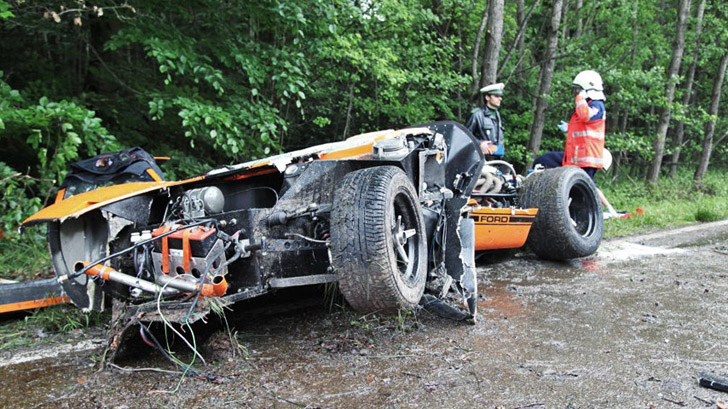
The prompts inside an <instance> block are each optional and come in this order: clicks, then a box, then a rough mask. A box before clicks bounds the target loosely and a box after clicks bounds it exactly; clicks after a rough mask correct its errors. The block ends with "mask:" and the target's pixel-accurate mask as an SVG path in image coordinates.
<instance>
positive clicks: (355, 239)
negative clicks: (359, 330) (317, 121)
mask: <svg viewBox="0 0 728 409" xmlns="http://www.w3.org/2000/svg"><path fill="white" fill-rule="evenodd" d="M426 245H427V243H426V236H425V228H424V221H423V216H422V210H421V207H420V204H419V199H418V196H417V194H416V191H415V188H414V186H413V185H412V183H411V182H410V180H409V178H408V177H407V175H406V174H405V173H404V172H403V171H402V170H401V169H399V168H397V167H394V166H378V167H373V168H367V169H361V170H357V171H354V172H351V173H349V174H347V175H346V176H345V177H344V178H343V179H342V181H341V182H340V183H339V185H338V186H337V189H336V191H335V193H334V206H333V209H332V212H331V256H332V265H333V266H334V268H335V269H336V274H337V276H338V279H339V289H340V291H341V293H342V294H343V295H344V298H345V299H346V301H347V302H348V303H349V304H350V305H351V306H352V307H353V308H354V309H356V310H358V311H360V312H367V313H368V312H384V313H394V312H396V311H397V310H398V309H400V308H404V309H412V308H414V307H415V306H416V305H417V303H418V302H419V300H420V298H421V297H422V294H423V292H424V288H425V279H426V275H427V274H426V269H427V268H426V267H427V247H426Z"/></svg>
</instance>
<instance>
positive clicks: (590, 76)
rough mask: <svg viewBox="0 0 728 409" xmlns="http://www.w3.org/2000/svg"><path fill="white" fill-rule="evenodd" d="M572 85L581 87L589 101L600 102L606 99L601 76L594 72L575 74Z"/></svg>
mask: <svg viewBox="0 0 728 409" xmlns="http://www.w3.org/2000/svg"><path fill="white" fill-rule="evenodd" d="M572 84H574V85H576V86H579V87H581V88H582V89H583V90H584V91H586V95H587V96H588V97H589V98H591V99H594V100H602V101H604V100H606V99H607V98H606V97H605V96H604V92H603V91H604V83H602V76H601V75H599V73H598V72H596V71H592V70H586V71H582V72H580V73H578V74H576V77H574V81H572Z"/></svg>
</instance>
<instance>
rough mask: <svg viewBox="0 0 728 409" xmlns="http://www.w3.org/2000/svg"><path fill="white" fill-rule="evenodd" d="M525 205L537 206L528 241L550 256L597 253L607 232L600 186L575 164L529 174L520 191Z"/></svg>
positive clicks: (581, 255) (525, 206)
mask: <svg viewBox="0 0 728 409" xmlns="http://www.w3.org/2000/svg"><path fill="white" fill-rule="evenodd" d="M520 203H521V206H522V207H524V208H533V207H536V208H538V214H537V215H536V219H535V221H534V222H533V225H532V226H531V232H530V233H529V235H528V240H527V241H526V244H527V245H528V247H529V248H530V249H531V251H533V252H534V253H536V255H537V256H539V257H541V258H544V259H547V260H567V259H571V258H578V257H585V256H589V255H592V254H594V252H596V251H597V249H598V248H599V245H600V244H601V241H602V234H603V232H604V216H603V213H602V204H601V202H600V201H599V196H598V193H597V187H596V185H595V184H594V181H592V180H591V178H590V177H589V175H587V174H586V172H584V171H583V170H582V169H581V168H578V167H576V166H563V167H560V168H555V169H547V170H545V171H543V172H540V174H532V175H531V176H529V177H527V178H526V181H525V182H524V185H523V188H522V189H521V194H520Z"/></svg>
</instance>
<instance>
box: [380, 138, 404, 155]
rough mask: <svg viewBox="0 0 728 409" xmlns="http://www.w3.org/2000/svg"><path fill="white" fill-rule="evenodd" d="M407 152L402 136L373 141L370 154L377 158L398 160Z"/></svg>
mask: <svg viewBox="0 0 728 409" xmlns="http://www.w3.org/2000/svg"><path fill="white" fill-rule="evenodd" d="M408 153H409V149H407V141H405V140H404V138H392V139H382V140H380V141H376V142H374V145H373V152H372V154H373V155H372V156H373V157H374V159H377V160H400V159H402V158H404V157H405V156H407V154H408Z"/></svg>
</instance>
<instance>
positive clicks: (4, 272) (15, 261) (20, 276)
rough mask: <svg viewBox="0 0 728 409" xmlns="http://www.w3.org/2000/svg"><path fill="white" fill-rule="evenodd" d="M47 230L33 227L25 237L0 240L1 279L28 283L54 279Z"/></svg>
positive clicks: (11, 236)
mask: <svg viewBox="0 0 728 409" xmlns="http://www.w3.org/2000/svg"><path fill="white" fill-rule="evenodd" d="M52 271H53V270H52V267H51V259H50V254H49V253H48V243H47V241H46V236H45V228H42V227H33V228H30V229H28V230H27V231H26V232H25V233H24V234H23V235H19V234H17V233H14V232H13V233H12V234H6V235H5V237H4V238H0V278H2V279H5V280H14V281H26V280H38V279H43V278H51V277H53V272H52Z"/></svg>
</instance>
